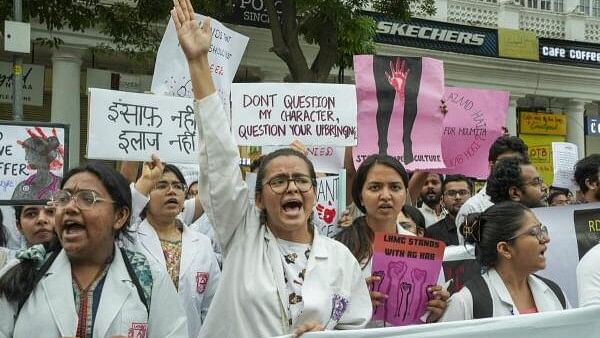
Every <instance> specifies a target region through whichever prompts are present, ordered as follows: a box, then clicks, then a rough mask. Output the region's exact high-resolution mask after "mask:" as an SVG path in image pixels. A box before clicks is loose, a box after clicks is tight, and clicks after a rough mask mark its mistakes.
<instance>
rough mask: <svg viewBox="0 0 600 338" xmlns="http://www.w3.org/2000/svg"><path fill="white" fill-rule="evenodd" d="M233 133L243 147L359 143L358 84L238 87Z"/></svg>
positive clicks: (233, 101)
mask: <svg viewBox="0 0 600 338" xmlns="http://www.w3.org/2000/svg"><path fill="white" fill-rule="evenodd" d="M231 90H232V91H231V109H232V112H231V122H232V130H233V134H234V135H235V138H236V139H237V141H238V144H239V145H285V146H287V145H289V144H290V143H292V141H293V140H299V141H300V142H302V143H304V144H305V145H307V146H313V145H316V146H318V145H329V146H351V145H355V144H356V91H355V89H354V85H342V84H326V83H234V84H233V85H232V87H231Z"/></svg>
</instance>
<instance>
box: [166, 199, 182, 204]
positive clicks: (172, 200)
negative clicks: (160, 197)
mask: <svg viewBox="0 0 600 338" xmlns="http://www.w3.org/2000/svg"><path fill="white" fill-rule="evenodd" d="M165 204H166V205H179V201H178V200H177V198H174V197H173V198H169V199H168V200H167V201H166V202H165Z"/></svg>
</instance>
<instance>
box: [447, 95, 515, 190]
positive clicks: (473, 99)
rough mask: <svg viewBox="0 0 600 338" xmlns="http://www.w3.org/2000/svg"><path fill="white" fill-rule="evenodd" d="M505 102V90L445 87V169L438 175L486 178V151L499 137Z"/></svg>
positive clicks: (502, 124)
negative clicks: (446, 108)
mask: <svg viewBox="0 0 600 338" xmlns="http://www.w3.org/2000/svg"><path fill="white" fill-rule="evenodd" d="M508 99H509V93H508V92H505V91H497V90H487V89H473V88H461V87H446V89H445V100H446V106H447V107H448V112H447V113H446V116H445V117H444V122H443V124H442V126H443V129H442V130H443V132H442V157H443V159H444V163H445V164H446V167H447V168H446V169H440V170H439V172H442V173H444V174H463V175H466V176H469V177H476V178H479V179H486V178H487V177H488V175H489V169H488V154H489V150H490V147H491V146H492V144H493V143H494V141H495V140H496V139H497V138H498V137H499V136H501V135H502V127H503V126H504V123H505V120H506V112H507V110H508Z"/></svg>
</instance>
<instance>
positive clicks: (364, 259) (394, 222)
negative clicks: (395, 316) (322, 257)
mask: <svg viewBox="0 0 600 338" xmlns="http://www.w3.org/2000/svg"><path fill="white" fill-rule="evenodd" d="M407 186H408V174H407V173H406V170H405V169H404V166H403V165H402V163H400V162H399V161H398V160H397V159H395V158H393V157H391V156H388V155H383V154H378V155H371V156H369V157H367V159H365V160H364V161H363V162H362V163H361V165H360V167H358V170H357V171H356V176H355V177H354V184H353V185H352V199H353V201H354V204H355V205H356V206H357V207H358V208H359V209H360V211H361V212H362V213H363V214H364V216H361V217H358V218H356V219H354V221H353V223H352V225H351V226H349V227H346V228H344V230H342V231H341V232H340V233H339V234H338V235H337V236H336V239H337V240H338V241H340V242H342V243H343V244H344V245H346V246H347V247H348V248H349V249H350V251H351V252H352V254H353V255H354V257H356V259H357V260H358V261H359V262H360V265H361V268H362V274H363V278H364V279H365V280H366V284H367V285H368V286H369V287H372V285H373V284H374V283H377V282H379V281H381V277H379V276H375V275H371V272H372V271H371V270H372V266H373V261H372V258H373V242H374V240H375V233H376V232H385V233H397V234H400V235H408V236H415V235H416V234H417V233H416V231H417V229H416V228H417V225H416V224H415V227H414V228H415V229H414V230H415V232H412V231H411V230H412V224H411V222H415V221H417V222H419V221H422V222H423V223H425V220H424V219H423V216H422V215H421V214H420V211H419V210H417V209H416V208H413V207H410V208H409V207H407V206H406V205H405V203H406V196H407ZM411 208H412V209H411ZM403 211H404V212H403ZM399 215H401V216H400V217H399ZM419 215H420V218H419ZM399 218H400V219H401V221H400V222H399V221H398V219H399ZM415 223H416V222H415ZM423 226H424V225H423ZM407 228H409V229H407ZM441 277H442V278H443V276H441ZM424 292H427V293H428V296H432V299H431V300H430V301H429V302H428V304H427V311H429V312H430V315H429V316H428V318H427V322H433V321H437V320H438V319H439V318H440V316H441V315H442V312H443V311H444V309H445V308H446V300H447V299H448V297H449V294H448V292H447V291H446V290H445V289H443V288H442V287H441V286H439V285H438V286H435V287H432V288H430V289H429V290H425V291H424ZM370 296H371V303H372V306H373V307H374V308H376V307H379V306H385V301H386V299H387V295H385V294H384V293H382V292H378V291H371V292H370ZM386 325H387V323H384V322H383V321H374V322H371V323H369V327H382V326H386Z"/></svg>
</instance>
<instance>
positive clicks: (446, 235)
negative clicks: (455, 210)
mask: <svg viewBox="0 0 600 338" xmlns="http://www.w3.org/2000/svg"><path fill="white" fill-rule="evenodd" d="M425 237H429V238H433V239H437V240H440V241H444V243H446V245H458V234H457V233H456V224H455V223H454V217H451V216H450V215H448V216H446V217H444V218H443V219H442V220H440V221H438V222H437V223H434V224H432V225H431V226H429V227H427V228H426V229H425Z"/></svg>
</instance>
